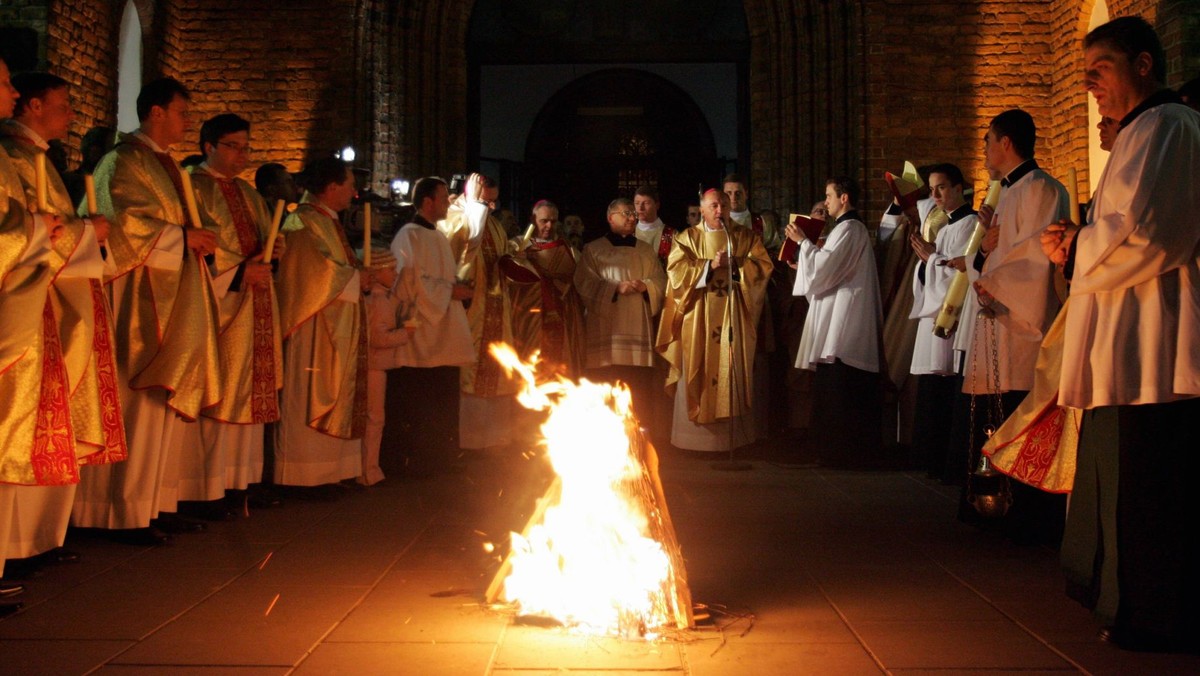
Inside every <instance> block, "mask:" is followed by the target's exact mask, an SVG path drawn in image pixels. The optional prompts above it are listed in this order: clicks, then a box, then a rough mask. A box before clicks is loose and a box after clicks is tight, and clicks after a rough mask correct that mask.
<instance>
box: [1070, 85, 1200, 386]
mask: <svg viewBox="0 0 1200 676" xmlns="http://www.w3.org/2000/svg"><path fill="white" fill-rule="evenodd" d="M1092 204H1093V206H1092V210H1091V212H1090V213H1089V214H1088V218H1087V225H1086V227H1084V228H1082V229H1081V230H1080V231H1079V234H1078V237H1077V241H1076V245H1075V246H1076V249H1075V267H1074V275H1073V276H1072V278H1071V305H1070V307H1069V309H1068V314H1067V319H1066V335H1065V338H1064V349H1063V358H1062V376H1061V381H1060V389H1059V403H1060V404H1062V405H1064V406H1072V407H1075V408H1094V407H1098V406H1120V405H1128V404H1153V403H1164V402H1169V401H1174V400H1178V399H1187V398H1191V397H1197V396H1200V220H1198V217H1200V115H1198V114H1197V113H1196V112H1195V111H1193V110H1190V109H1188V108H1187V107H1185V106H1183V105H1180V104H1176V103H1167V104H1163V105H1159V106H1155V107H1153V108H1150V109H1149V110H1147V111H1145V112H1143V113H1142V114H1140V115H1138V116H1137V117H1136V118H1135V119H1134V120H1133V121H1132V122H1131V123H1130V124H1129V125H1128V126H1126V127H1123V128H1122V129H1121V133H1120V134H1119V135H1118V136H1117V140H1116V142H1115V143H1114V144H1113V149H1112V154H1111V155H1110V156H1109V159H1108V165H1107V166H1106V167H1105V169H1104V173H1103V174H1101V176H1100V182H1099V184H1098V185H1097V187H1096V193H1095V199H1094V200H1093V202H1092Z"/></svg>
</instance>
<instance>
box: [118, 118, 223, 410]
mask: <svg viewBox="0 0 1200 676" xmlns="http://www.w3.org/2000/svg"><path fill="white" fill-rule="evenodd" d="M164 155H165V154H164ZM179 171H182V170H181V169H180V168H179V166H178V165H177V164H175V162H174V160H171V159H170V157H169V156H164V157H159V156H158V155H157V154H156V153H155V152H154V151H153V150H152V149H151V148H150V147H149V146H147V145H145V144H144V143H142V142H140V141H138V140H137V138H136V137H134V136H132V135H127V136H123V137H122V138H121V140H120V142H119V143H118V144H117V146H116V147H115V148H114V149H113V150H112V151H110V152H109V153H108V154H107V155H105V156H104V158H103V159H101V160H100V164H99V165H98V166H97V167H96V173H95V180H96V199H97V202H98V204H97V210H98V211H99V212H100V213H102V214H104V215H105V216H106V217H107V218H108V219H109V221H110V222H111V223H112V231H111V232H110V233H109V237H108V250H109V252H110V254H111V255H113V256H114V263H115V266H116V269H117V271H116V276H117V277H122V276H128V277H129V279H128V281H127V282H126V283H125V284H122V285H121V286H120V287H116V286H114V287H113V288H114V294H115V295H114V297H113V298H112V303H113V308H114V310H115V312H116V318H115V324H116V325H117V326H119V327H121V330H120V331H118V332H117V334H116V335H117V340H116V346H117V361H118V364H119V365H120V366H121V368H122V369H123V370H124V373H125V377H128V378H129V386H130V388H132V389H135V390H146V389H163V390H166V392H167V406H169V407H170V408H172V409H173V410H175V411H176V412H177V413H178V414H179V415H181V416H182V417H184V418H185V419H187V420H195V419H196V417H197V416H198V415H200V411H201V410H202V409H204V408H207V407H209V406H212V405H214V404H216V403H217V402H218V401H219V399H220V396H221V376H220V366H219V357H218V354H217V336H216V326H217V307H216V299H215V298H214V296H213V290H212V279H211V277H210V273H209V269H208V266H207V264H206V263H205V261H203V260H198V259H197V258H196V256H195V255H194V254H193V253H192V251H191V250H190V249H186V248H184V249H183V252H182V254H179V253H171V252H168V251H167V250H164V249H162V248H159V247H156V245H157V244H159V240H160V239H164V240H167V239H169V238H171V237H178V236H179V235H180V234H181V232H182V231H181V230H180V229H181V228H183V227H184V226H183V225H182V224H184V223H187V217H186V216H185V209H184V206H183V200H182V198H181V196H180V192H179V190H178V189H177V187H176V186H177V182H178V181H179V176H178V173H177V172H179ZM168 172H172V173H175V175H172V173H168ZM183 236H185V237H186V232H183ZM176 265H178V267H175V266H176ZM118 289H119V291H118ZM117 294H119V295H117Z"/></svg>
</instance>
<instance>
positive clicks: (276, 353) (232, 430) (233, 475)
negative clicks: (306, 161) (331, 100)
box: [179, 113, 284, 518]
mask: <svg viewBox="0 0 1200 676" xmlns="http://www.w3.org/2000/svg"><path fill="white" fill-rule="evenodd" d="M200 149H201V150H202V151H203V153H204V157H205V160H204V162H203V163H202V164H200V166H199V167H196V169H195V170H194V171H193V172H192V183H193V184H194V186H195V189H196V195H197V198H198V199H197V206H198V210H199V216H200V222H201V223H202V224H203V226H204V227H205V228H208V229H209V230H212V231H213V232H215V233H216V234H217V249H216V256H215V261H214V266H213V275H214V276H213V289H214V292H215V294H216V296H217V302H218V312H219V322H220V328H219V330H218V336H219V337H218V349H219V351H220V354H221V376H222V395H221V400H220V402H219V403H218V404H217V405H215V406H211V407H209V408H206V409H205V410H204V412H203V417H202V418H201V419H200V445H199V447H191V448H189V449H185V456H184V457H183V458H181V463H180V468H181V471H180V486H179V488H180V500H189V501H197V502H200V503H201V504H196V505H192V506H191V509H192V510H195V512H196V515H197V516H203V517H207V518H221V517H224V516H227V513H228V511H229V510H237V511H240V510H241V507H242V504H243V502H244V497H245V490H246V488H247V487H248V486H249V484H251V483H257V482H258V481H259V480H260V478H261V477H262V466H263V426H264V425H265V424H267V423H273V422H276V421H278V420H279V398H278V392H279V389H280V388H282V387H283V347H282V339H281V337H280V335H281V334H280V331H279V308H278V303H277V301H276V298H275V286H274V282H273V279H272V274H271V263H269V262H267V260H266V256H265V255H264V254H265V252H266V249H265V248H264V246H263V240H264V239H269V238H271V234H272V233H276V238H275V239H273V240H272V246H273V247H274V250H273V251H272V252H271V254H272V255H273V256H275V257H278V256H279V255H280V254H281V253H282V252H283V249H284V247H283V239H279V238H277V233H278V230H277V228H278V226H279V220H278V219H279V215H281V212H280V209H279V208H278V205H277V208H276V209H275V214H276V215H275V216H274V217H273V216H272V212H271V211H270V210H269V209H268V207H267V203H266V202H265V201H264V200H263V198H262V197H261V196H260V195H259V194H258V191H256V190H255V189H254V186H252V185H250V184H249V183H247V182H246V181H245V180H243V179H241V178H239V175H240V174H241V173H242V172H243V171H245V170H246V166H247V165H248V163H249V157H250V123H249V122H248V121H246V120H245V119H243V118H241V117H239V116H237V115H234V114H232V113H225V114H222V115H217V116H216V117H214V118H211V119H209V120H208V121H206V122H205V123H204V124H203V125H201V127H200ZM227 491H231V492H232V493H230V495H229V497H230V498H231V500H230V504H229V505H228V506H226V505H225V504H223V503H220V502H213V501H218V500H221V499H223V498H225V497H226V492H227Z"/></svg>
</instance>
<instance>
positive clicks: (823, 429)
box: [786, 176, 882, 467]
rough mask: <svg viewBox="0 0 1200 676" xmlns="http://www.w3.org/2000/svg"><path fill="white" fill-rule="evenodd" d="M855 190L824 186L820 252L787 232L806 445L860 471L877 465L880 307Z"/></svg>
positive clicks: (843, 182)
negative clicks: (810, 374)
mask: <svg viewBox="0 0 1200 676" xmlns="http://www.w3.org/2000/svg"><path fill="white" fill-rule="evenodd" d="M858 197H859V187H858V183H857V182H856V181H854V179H852V178H849V177H844V176H843V177H836V178H831V179H829V180H828V181H827V182H826V184H825V208H826V210H827V213H828V215H829V218H830V219H833V221H834V226H833V229H832V230H830V232H829V235H828V236H827V237H826V239H825V245H824V246H822V247H820V248H818V247H817V246H816V244H814V243H813V242H811V241H809V240H808V239H807V238H805V237H804V233H803V232H801V231H800V229H799V228H797V227H796V226H794V225H791V224H789V225H788V227H787V230H786V234H787V236H788V238H789V239H791V240H793V241H795V242H797V243H798V244H799V245H800V246H799V250H798V252H797V259H796V282H795V286H794V287H793V288H792V294H793V295H796V296H806V297H807V298H808V303H809V306H808V315H807V317H806V318H805V322H804V332H803V334H801V337H800V349H799V351H798V352H797V354H796V368H801V369H808V370H810V371H816V376H815V378H814V381H813V414H812V424H811V427H810V434H809V439H810V440H811V441H812V443H813V445H814V448H815V450H816V452H817V454H818V455H819V457H820V459H821V463H822V464H823V465H827V466H833V467H864V466H870V465H872V464H876V463H878V462H879V461H880V460H881V451H882V448H881V446H882V420H881V412H882V411H881V408H882V401H881V393H880V387H879V385H880V384H879V366H880V364H879V354H880V345H879V337H880V336H879V331H880V321H881V318H882V317H881V315H882V307H881V303H880V300H879V279H878V277H877V274H876V270H875V255H874V252H873V251H872V250H871V236H870V235H869V234H868V233H867V226H866V225H864V224H863V222H862V219H861V218H860V217H859V215H858V211H857V210H856V209H855V203H856V202H857V200H858Z"/></svg>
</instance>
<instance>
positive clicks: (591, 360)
mask: <svg viewBox="0 0 1200 676" xmlns="http://www.w3.org/2000/svg"><path fill="white" fill-rule="evenodd" d="M637 220H638V217H637V212H636V211H634V208H633V202H631V201H629V200H628V199H625V198H619V199H615V200H613V201H612V202H611V203H609V205H608V225H609V228H610V230H609V232H608V233H606V234H605V235H604V236H603V237H601V238H599V239H596V240H593V241H591V242H589V243H588V245H587V246H585V247H584V248H583V255H582V256H580V260H579V265H578V266H577V267H576V269H575V288H576V289H577V290H578V291H579V295H580V296H581V297H582V298H583V303H584V306H585V308H586V309H587V322H586V325H585V333H586V335H587V342H586V350H587V369H588V377H589V378H592V379H593V380H603V381H615V380H621V381H624V382H625V383H627V384H628V385H629V387H630V389H631V390H632V391H633V405H634V409H635V410H636V411H637V415H638V418H639V419H641V420H643V421H647V422H648V421H649V420H650V412H651V409H650V407H649V402H650V397H653V396H656V395H655V393H654V392H653V389H652V388H653V387H655V385H656V384H655V383H653V382H652V377H653V373H654V368H653V367H654V318H655V317H656V316H657V315H658V313H659V311H660V310H661V309H662V300H663V293H664V292H665V290H666V282H667V276H666V274H665V273H664V272H663V268H662V265H661V264H660V263H659V261H658V256H657V255H656V252H655V249H654V247H652V246H650V245H649V244H647V243H646V242H644V241H642V240H640V239H638V238H637V236H636V235H635V234H634V230H635V229H636V227H637ZM657 396H661V395H657Z"/></svg>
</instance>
